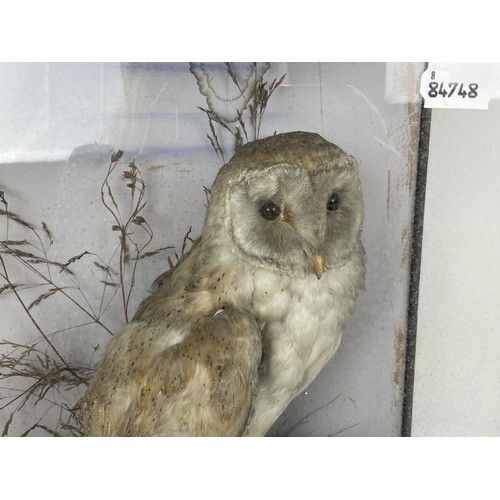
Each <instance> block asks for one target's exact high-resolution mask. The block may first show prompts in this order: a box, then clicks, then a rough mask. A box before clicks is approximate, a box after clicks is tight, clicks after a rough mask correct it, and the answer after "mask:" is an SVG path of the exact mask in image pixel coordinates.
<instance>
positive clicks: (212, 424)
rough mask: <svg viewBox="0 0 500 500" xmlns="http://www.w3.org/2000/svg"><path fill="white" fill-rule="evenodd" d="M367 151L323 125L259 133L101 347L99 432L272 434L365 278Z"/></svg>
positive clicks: (93, 412) (332, 345) (329, 346)
mask: <svg viewBox="0 0 500 500" xmlns="http://www.w3.org/2000/svg"><path fill="white" fill-rule="evenodd" d="M362 221H363V201H362V194H361V186H360V182H359V178H358V173H357V165H356V161H355V160H354V158H353V157H352V156H349V155H347V154H346V153H344V152H343V151H342V150H341V149H340V148H339V147H338V146H336V145H334V144H331V143H330V142H328V141H326V140H325V139H323V138H322V137H320V136H319V135H317V134H312V133H306V132H291V133H285V134H280V135H274V136H272V137H268V138H266V139H261V140H257V141H254V142H251V143H248V144H246V145H244V146H243V147H241V148H240V150H239V151H238V152H237V153H236V154H235V155H234V156H233V158H232V159H231V160H230V161H229V162H228V163H227V164H226V165H224V166H223V167H222V169H221V170H220V172H219V173H218V175H217V177H216V179H215V181H214V184H213V186H212V194H211V199H210V202H209V205H208V209H207V214H206V217H205V222H204V227H203V231H202V234H201V236H200V238H199V239H198V240H197V241H196V242H195V243H194V244H193V246H192V248H191V250H190V251H189V252H188V253H187V254H186V255H184V257H183V258H182V259H181V260H180V261H179V262H178V264H177V265H176V266H175V267H174V268H173V269H171V270H169V271H168V272H166V273H164V274H163V275H161V276H160V277H159V278H158V279H157V280H156V282H155V284H156V285H155V286H156V288H155V290H154V292H153V293H152V294H151V295H150V296H149V297H147V298H146V299H145V300H144V301H143V302H142V303H141V304H140V306H139V308H138V311H137V313H136V314H135V316H134V318H133V320H132V321H131V322H130V323H129V324H127V325H126V326H125V327H124V328H123V329H122V331H120V332H119V333H117V334H116V335H115V336H114V337H113V339H112V341H111V342H110V344H109V346H108V348H107V350H106V352H105V353H104V355H103V356H102V358H101V360H100V362H99V365H98V369H97V372H96V375H95V378H94V380H93V381H92V384H91V386H90V387H89V389H88V391H87V393H86V394H85V396H84V398H83V400H82V404H81V407H82V422H83V427H84V432H85V433H86V434H87V435H93V436H242V435H243V436H263V435H265V434H266V433H267V431H268V430H269V428H270V427H271V426H272V424H273V423H274V422H275V421H276V419H277V418H278V417H279V415H280V414H281V413H282V412H283V410H284V409H285V408H286V407H287V405H288V404H289V403H290V401H291V400H292V399H293V398H294V397H296V396H297V395H298V394H299V393H300V392H302V391H303V390H304V389H305V388H306V387H307V386H308V385H309V384H310V383H311V382H312V381H313V380H314V378H315V377H316V376H317V375H318V373H319V372H320V370H321V369H322V368H323V367H324V366H325V364H326V363H327V362H328V360H329V359H330V358H331V357H332V356H333V354H334V353H335V351H336V350H337V348H338V346H339V344H340V340H341V336H342V331H343V328H344V325H345V322H346V320H347V318H348V317H349V315H350V314H351V312H352V309H353V307H354V302H355V300H356V297H357V294H358V291H359V289H360V288H361V287H362V286H363V283H364V274H365V265H364V261H365V257H364V250H363V246H362V244H361V240H360V235H361V226H362Z"/></svg>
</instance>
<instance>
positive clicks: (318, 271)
mask: <svg viewBox="0 0 500 500" xmlns="http://www.w3.org/2000/svg"><path fill="white" fill-rule="evenodd" d="M309 259H310V260H311V264H312V266H313V268H314V274H315V275H316V277H317V278H318V279H320V278H321V276H322V275H323V271H324V270H325V265H324V264H323V257H321V255H318V254H315V255H312V256H310V257H309Z"/></svg>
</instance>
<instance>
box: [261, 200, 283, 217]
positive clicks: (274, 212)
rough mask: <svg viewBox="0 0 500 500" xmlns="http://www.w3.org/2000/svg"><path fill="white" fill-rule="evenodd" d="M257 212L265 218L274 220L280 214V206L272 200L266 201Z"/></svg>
mask: <svg viewBox="0 0 500 500" xmlns="http://www.w3.org/2000/svg"><path fill="white" fill-rule="evenodd" d="M259 213H260V215H262V217H264V219H266V220H276V219H277V218H278V217H279V216H280V214H281V208H280V207H278V205H276V204H274V203H273V202H272V201H266V202H265V203H264V204H263V205H262V206H261V207H260V209H259Z"/></svg>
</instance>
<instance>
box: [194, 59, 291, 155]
mask: <svg viewBox="0 0 500 500" xmlns="http://www.w3.org/2000/svg"><path fill="white" fill-rule="evenodd" d="M224 64H225V68H226V72H227V75H228V77H229V81H230V82H232V84H233V85H234V86H235V87H236V89H237V91H238V92H239V94H240V97H241V98H242V101H243V105H240V106H241V107H240V108H239V109H236V110H235V113H236V117H237V118H236V121H235V123H233V122H230V121H229V120H227V119H225V118H224V117H223V116H221V115H220V114H219V113H217V111H216V110H215V109H212V108H211V107H210V106H209V108H203V107H201V106H198V109H200V110H201V111H202V112H203V113H205V114H206V116H207V119H208V127H209V132H208V133H207V138H208V140H209V142H210V145H211V146H212V149H213V150H214V151H215V154H216V155H217V157H218V158H219V160H220V161H221V162H222V163H225V162H226V158H227V157H228V155H226V154H225V152H224V148H223V147H222V145H221V140H220V138H219V133H228V134H230V136H232V139H233V144H234V146H233V152H236V151H238V149H239V148H240V147H241V146H242V145H243V144H244V143H246V142H249V140H256V139H258V138H259V136H260V129H261V125H262V121H263V118H264V113H265V111H266V109H267V106H268V104H269V100H270V98H271V96H272V95H273V93H274V92H275V91H276V89H277V88H278V87H279V86H280V85H281V84H282V83H283V81H284V79H285V77H286V74H284V75H282V76H281V77H280V78H279V79H276V78H275V79H274V80H273V81H272V82H271V84H270V85H268V83H267V82H263V81H262V77H263V76H264V74H265V73H266V72H267V70H268V69H269V67H270V64H269V65H267V66H266V67H265V68H264V70H263V71H259V68H258V65H257V63H252V64H251V66H250V71H251V75H250V77H248V75H247V76H246V78H245V79H244V80H245V84H242V83H241V82H240V79H239V77H238V72H237V71H236V70H235V69H234V66H233V63H229V62H227V63H224ZM249 81H251V85H252V86H251V92H250V94H249V95H248V94H247V91H246V88H248V82H249ZM247 123H249V126H248V125H247ZM216 126H217V127H218V128H219V131H217V127H216ZM249 129H250V130H249Z"/></svg>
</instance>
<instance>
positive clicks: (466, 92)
mask: <svg viewBox="0 0 500 500" xmlns="http://www.w3.org/2000/svg"><path fill="white" fill-rule="evenodd" d="M444 85H445V84H444V83H442V82H441V83H438V82H429V92H427V94H428V96H429V97H437V96H439V95H441V96H443V97H451V96H452V95H453V94H454V93H455V90H457V87H458V86H459V85H460V87H458V91H457V93H456V95H459V96H460V97H462V98H464V99H465V98H466V97H468V98H469V99H474V98H476V97H477V90H478V87H479V85H478V84H477V83H469V88H468V89H467V84H464V83H460V84H459V83H458V82H450V83H448V90H446V88H445V86H444Z"/></svg>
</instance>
